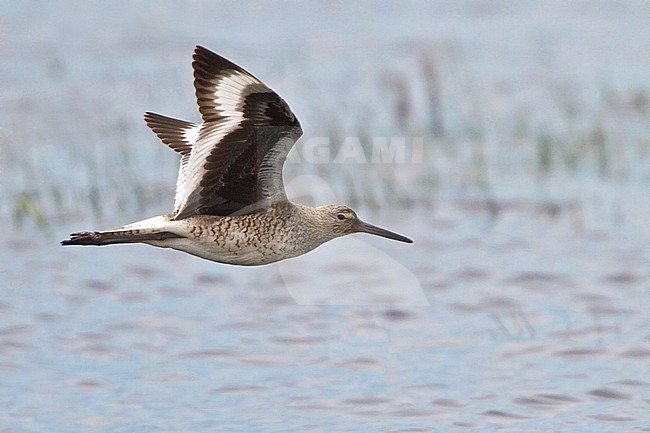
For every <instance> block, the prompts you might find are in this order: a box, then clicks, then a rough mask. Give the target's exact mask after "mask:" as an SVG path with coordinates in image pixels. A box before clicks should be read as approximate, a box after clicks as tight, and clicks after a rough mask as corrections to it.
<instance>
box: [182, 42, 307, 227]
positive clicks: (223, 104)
mask: <svg viewBox="0 0 650 433" xmlns="http://www.w3.org/2000/svg"><path fill="white" fill-rule="evenodd" d="M192 66H193V67H194V86H195V88H196V97H197V101H198V104H199V110H200V112H201V116H202V118H203V123H202V124H201V128H200V131H199V134H198V138H197V140H196V142H195V143H193V145H192V146H191V152H190V156H189V161H188V162H187V165H186V169H187V175H186V177H185V179H184V180H183V181H182V183H181V184H179V185H178V190H177V198H178V200H177V206H176V209H175V213H176V215H175V217H174V218H175V219H181V218H185V217H188V216H190V215H195V214H208V215H231V214H233V213H237V214H243V213H248V212H251V211H253V210H255V209H258V208H260V207H264V206H267V205H268V204H270V203H273V202H277V201H282V200H286V195H285V192H284V185H283V183H282V165H283V163H284V160H285V159H286V156H287V154H288V153H289V150H290V149H291V147H292V146H293V144H294V143H295V142H296V140H297V139H298V138H299V137H300V136H301V135H302V129H301V128H300V123H299V122H298V120H297V119H296V117H295V115H294V114H293V113H292V112H291V109H290V108H289V106H288V105H287V103H286V102H284V100H283V99H282V98H280V96H278V95H277V94H276V93H275V92H274V91H273V90H271V89H270V88H268V87H267V86H266V85H265V84H264V83H262V82H261V81H259V80H258V79H257V78H255V77H254V76H253V75H251V74H249V73H248V72H246V71H245V70H244V69H242V68H240V67H239V66H237V65H235V64H234V63H232V62H230V61H228V60H226V59H224V58H223V57H221V56H219V55H217V54H215V53H213V52H211V51H209V50H207V49H206V48H203V47H201V46H197V47H196V49H195V51H194V62H193V63H192Z"/></svg>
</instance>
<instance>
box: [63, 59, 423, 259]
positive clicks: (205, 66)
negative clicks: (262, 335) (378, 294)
mask: <svg viewBox="0 0 650 433" xmlns="http://www.w3.org/2000/svg"><path fill="white" fill-rule="evenodd" d="M193 59H194V61H193V63H192V66H193V68H194V87H195V88H196V99H197V101H198V104H199V111H200V112H201V117H202V120H203V122H202V123H200V124H196V123H192V122H187V121H184V120H178V119H173V118H171V117H166V116H162V115H160V114H155V113H149V112H147V113H146V114H145V117H144V118H145V122H146V123H147V125H148V126H149V127H150V128H151V129H152V130H153V132H154V133H155V134H156V135H157V136H158V138H159V139H160V140H162V142H163V143H164V144H166V145H167V146H168V147H170V148H171V149H172V150H173V151H175V152H176V153H178V154H179V155H180V157H181V163H180V170H179V172H178V180H177V182H176V199H175V203H174V211H173V212H172V213H170V214H167V215H161V216H157V217H153V218H149V219H146V220H142V221H138V222H134V223H132V224H128V225H125V226H122V227H118V228H115V229H111V230H105V231H94V232H79V233H72V234H71V235H70V239H67V240H64V241H62V242H61V244H62V245H110V244H124V243H145V244H149V245H153V246H155V247H162V248H173V249H176V250H180V251H184V252H186V253H189V254H193V255H195V256H198V257H202V258H204V259H207V260H212V261H215V262H220V263H227V264H233V265H249V266H250V265H264V264H267V263H273V262H277V261H279V260H284V259H288V258H290V257H296V256H299V255H302V254H305V253H307V252H309V251H311V250H313V249H314V248H316V247H318V246H319V245H321V244H323V243H325V242H327V241H330V240H332V239H334V238H337V237H339V236H344V235H347V234H351V233H370V234H373V235H378V236H383V237H385V238H389V239H394V240H397V241H401V242H408V243H412V242H413V241H412V240H410V239H409V238H407V237H404V236H402V235H399V234H397V233H393V232H391V231H388V230H386V229H382V228H380V227H376V226H373V225H371V224H368V223H366V222H363V221H361V220H360V219H359V218H358V217H357V214H356V213H355V212H354V211H353V210H352V209H350V208H348V207H346V206H337V205H328V206H320V207H309V206H303V205H300V204H297V203H292V202H291V201H289V200H288V199H287V196H286V193H285V191H284V184H283V181H282V166H283V164H284V160H285V159H286V157H287V154H288V153H289V150H290V149H291V147H292V146H293V145H294V143H295V142H296V141H297V140H298V138H300V136H301V135H302V128H301V127H300V123H299V122H298V119H296V116H295V115H294V114H293V113H292V112H291V109H289V106H288V105H287V103H286V102H284V100H283V99H282V98H281V97H280V96H278V94H277V93H275V92H274V91H273V90H271V89H270V88H269V87H267V86H266V85H265V84H264V83H262V82H261V81H260V80H258V79H257V78H255V77H254V76H253V75H251V74H250V73H248V72H247V71H245V70H244V69H243V68H241V67H239V66H237V65H235V64H234V63H232V62H230V61H229V60H227V59H225V58H223V57H221V56H219V55H217V54H215V53H213V52H212V51H210V50H208V49H206V48H203V47H201V46H197V47H196V49H195V50H194V56H193Z"/></svg>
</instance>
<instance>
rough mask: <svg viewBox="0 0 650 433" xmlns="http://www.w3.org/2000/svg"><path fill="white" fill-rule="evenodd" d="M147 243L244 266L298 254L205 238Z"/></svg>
mask: <svg viewBox="0 0 650 433" xmlns="http://www.w3.org/2000/svg"><path fill="white" fill-rule="evenodd" d="M147 244H149V245H153V246H155V247H161V248H173V249H175V250H179V251H183V252H186V253H188V254H192V255H193V256H197V257H201V258H203V259H206V260H210V261H213V262H219V263H227V264H231V265H242V266H254V265H266V264H269V263H273V262H277V261H278V260H282V259H286V258H289V257H294V256H295V255H296V254H291V253H290V252H288V251H284V249H276V250H275V251H274V250H273V249H271V248H264V249H262V251H260V248H258V247H255V246H252V245H246V244H244V245H242V244H241V243H240V244H239V245H240V246H238V245H235V243H234V242H227V243H226V244H225V245H224V246H220V245H219V244H217V243H216V242H214V241H210V240H204V239H201V240H192V239H187V238H175V239H166V240H164V241H149V242H147Z"/></svg>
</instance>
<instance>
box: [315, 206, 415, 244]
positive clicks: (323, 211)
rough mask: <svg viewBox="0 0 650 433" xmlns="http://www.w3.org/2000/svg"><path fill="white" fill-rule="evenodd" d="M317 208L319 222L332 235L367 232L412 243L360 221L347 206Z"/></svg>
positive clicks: (400, 236) (409, 240)
mask: <svg viewBox="0 0 650 433" xmlns="http://www.w3.org/2000/svg"><path fill="white" fill-rule="evenodd" d="M317 209H318V210H319V214H320V215H319V216H320V220H321V222H323V223H324V224H323V225H324V226H325V227H328V228H329V230H330V232H331V233H332V234H334V235H335V236H334V237H338V236H344V235H349V234H352V233H369V234H371V235H377V236H382V237H385V238H388V239H393V240H396V241H400V242H406V243H409V244H411V243H413V241H412V240H411V239H409V238H407V237H405V236H402V235H399V234H397V233H393V232H391V231H389V230H386V229H382V228H381V227H377V226H373V225H372V224H368V223H367V222H364V221H361V220H360V219H359V217H358V216H357V214H356V213H355V212H354V211H353V210H352V209H350V208H349V207H347V206H338V205H329V206H322V207H320V208H317Z"/></svg>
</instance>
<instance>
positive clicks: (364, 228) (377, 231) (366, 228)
mask: <svg viewBox="0 0 650 433" xmlns="http://www.w3.org/2000/svg"><path fill="white" fill-rule="evenodd" d="M359 231H361V232H363V233H370V234H371V235H377V236H382V237H384V238H388V239H393V240H396V241H400V242H406V243H409V244H412V243H413V241H412V240H411V239H409V238H407V237H406V236H402V235H398V234H397V233H394V232H391V231H390V230H386V229H382V228H381V227H377V226H373V225H372V224H368V223H366V222H362V223H361V230H359Z"/></svg>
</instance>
